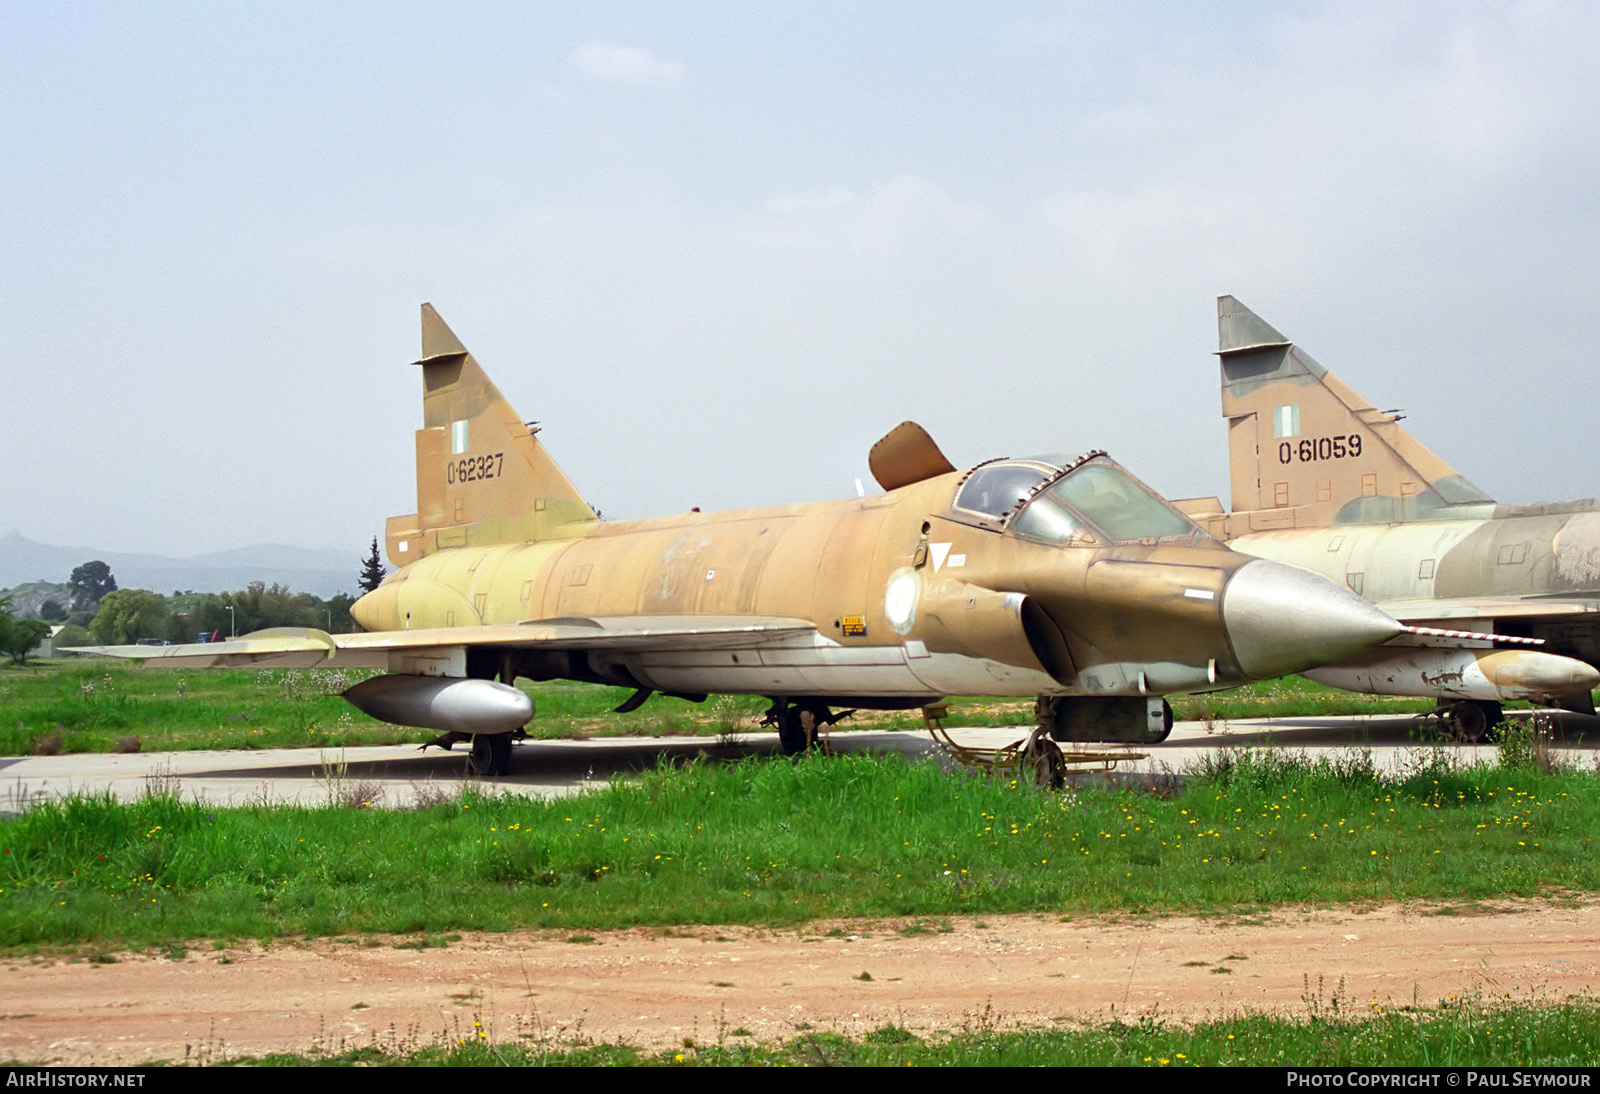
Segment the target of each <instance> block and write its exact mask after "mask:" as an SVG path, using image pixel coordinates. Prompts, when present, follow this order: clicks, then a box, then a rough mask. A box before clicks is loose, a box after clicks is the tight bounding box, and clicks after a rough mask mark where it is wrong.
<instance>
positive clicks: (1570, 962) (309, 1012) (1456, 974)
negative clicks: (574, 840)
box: [0, 902, 1600, 1064]
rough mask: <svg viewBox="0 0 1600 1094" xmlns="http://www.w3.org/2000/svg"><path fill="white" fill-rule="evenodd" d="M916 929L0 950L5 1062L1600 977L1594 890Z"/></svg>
mask: <svg viewBox="0 0 1600 1094" xmlns="http://www.w3.org/2000/svg"><path fill="white" fill-rule="evenodd" d="M906 926H907V925H906V924H904V923H875V924H870V925H867V924H860V923H852V924H844V925H840V926H839V927H837V928H831V933H830V927H829V926H828V925H822V926H813V927H810V928H807V929H806V930H805V931H801V932H796V931H757V930H749V929H745V928H729V927H724V928H710V927H699V928H693V929H691V930H687V931H682V932H665V931H648V930H635V931H614V932H599V933H596V934H594V935H593V936H592V939H593V940H592V941H582V939H583V938H585V937H590V936H577V937H578V940H577V941H569V937H570V936H569V934H568V933H567V932H561V933H559V934H555V933H545V934H539V935H535V934H514V935H468V936H465V937H463V938H462V939H461V940H460V941H457V942H453V943H451V944H450V945H449V946H448V947H444V948H431V949H407V948H400V947H398V946H397V945H396V942H403V941H404V940H394V939H386V940H384V941H383V942H382V943H376V942H375V941H374V940H370V939H369V940H355V941H317V942H312V943H296V944H276V945H273V946H271V947H270V948H268V949H265V950H263V949H261V948H259V947H254V946H252V947H249V948H238V949H230V950H226V951H219V950H215V949H213V948H210V947H205V948H203V949H202V948H196V949H192V950H191V951H190V952H189V953H188V955H187V956H185V957H184V958H183V959H182V960H178V961H172V960H168V959H166V958H163V957H157V956H150V955H133V956H122V957H119V958H118V960H117V961H116V962H115V963H114V964H92V963H89V962H86V961H82V960H76V961H62V960H45V959H31V960H30V959H13V960H8V961H5V962H3V963H0V978H3V979H0V983H3V985H4V988H3V994H4V1001H3V1003H0V1008H3V1010H4V1012H5V1013H4V1014H0V1019H3V1021H0V1057H4V1058H9V1059H15V1060H24V1061H36V1062H43V1061H56V1062H64V1063H102V1064H104V1063H131V1062H137V1061H143V1060H151V1059H168V1060H181V1059H183V1058H184V1057H185V1055H186V1054H187V1055H189V1056H191V1057H199V1058H202V1059H211V1060H215V1059H219V1058H221V1057H222V1056H224V1055H235V1054H252V1055H254V1054H260V1053H265V1052H269V1051H273V1050H287V1049H310V1048H322V1049H338V1048H340V1047H353V1046H359V1045H367V1044H371V1043H373V1042H374V1041H376V1042H378V1043H380V1044H393V1045H397V1046H398V1047H402V1048H403V1047H405V1046H407V1045H418V1044H426V1043H432V1042H434V1041H436V1040H438V1039H440V1038H445V1037H458V1036H468V1035H471V1033H472V1031H473V1022H474V1021H481V1022H482V1024H483V1028H484V1029H485V1030H486V1031H487V1032H488V1034H489V1035H490V1036H491V1037H492V1038H493V1039H494V1040H497V1041H505V1040H510V1039H513V1038H519V1037H530V1036H533V1037H538V1036H544V1037H553V1038H565V1037H572V1036H578V1035H581V1036H583V1037H586V1038H590V1039H593V1040H626V1041H629V1042H632V1043H635V1044H640V1045H669V1044H679V1043H681V1042H682V1040H683V1038H685V1037H694V1038H696V1039H697V1040H700V1041H714V1040H715V1039H717V1038H718V1037H723V1038H725V1039H732V1038H734V1037H735V1036H736V1035H735V1034H734V1032H733V1031H735V1030H741V1031H743V1030H747V1031H749V1032H750V1033H751V1034H753V1035H754V1036H756V1037H759V1038H782V1037H789V1036H793V1035H794V1034H795V1033H796V1032H797V1031H799V1030H801V1029H805V1028H808V1027H810V1028H816V1029H826V1030H834V1031H838V1032H842V1033H850V1034H861V1033H865V1032H867V1031H870V1030H872V1029H875V1028H877V1027H878V1026H880V1025H883V1024H884V1023H888V1022H894V1023H897V1024H900V1025H904V1026H908V1027H910V1028H912V1029H915V1030H918V1031H930V1030H941V1029H946V1030H954V1029H959V1028H961V1027H962V1026H964V1025H974V1024H977V1023H979V1022H984V1021H990V1022H994V1023H997V1024H1000V1025H1005V1026H1010V1025H1017V1024H1027V1023H1042V1022H1052V1021H1059V1020H1063V1019H1097V1018H1108V1017H1110V1016H1112V1014H1113V1013H1114V1014H1116V1015H1127V1016H1138V1015H1142V1014H1148V1013H1151V1012H1157V1013H1159V1014H1160V1015H1162V1016H1163V1017H1167V1018H1175V1019H1197V1018H1202V1017H1205V1016H1207V1015H1217V1014H1220V1013H1226V1012H1233V1011H1237V1010H1243V1009H1248V1010H1267V1011H1278V1012H1286V1013H1299V1014H1304V1013H1305V1012H1306V1009H1307V985H1308V983H1309V985H1310V991H1311V994H1312V995H1313V996H1315V995H1316V994H1317V992H1318V985H1319V983H1320V985H1321V999H1322V1003H1323V1005H1328V1004H1331V1002H1332V1001H1333V998H1334V996H1335V995H1340V1001H1341V1006H1342V1007H1345V1008H1350V1009H1354V1010H1357V1011H1359V1010H1363V1009H1365V1008H1366V1006H1367V1004H1368V1003H1369V1001H1376V1002H1381V1003H1390V1004H1409V1003H1410V1002H1411V1001H1412V1000H1413V998H1415V999H1417V1000H1419V1001H1421V1002H1423V1003H1434V1002H1437V1001H1439V1000H1440V999H1443V998H1444V997H1446V996H1448V995H1461V994H1464V993H1471V994H1474V995H1477V996H1480V997H1485V998H1497V997H1501V996H1503V995H1504V994H1506V993H1509V994H1510V996H1511V997H1512V998H1513V999H1528V998H1538V999H1545V1000H1554V999H1559V998H1562V997H1564V996H1566V995H1569V994H1572V993H1577V992H1586V991H1588V992H1592V991H1594V990H1595V989H1596V987H1597V986H1600V946H1597V945H1596V943H1595V939H1596V938H1597V936H1600V903H1595V902H1589V903H1585V904H1582V905H1578V906H1566V905H1555V904H1548V903H1539V904H1519V905H1498V906H1495V907H1493V908H1476V909H1461V910H1460V911H1459V912H1458V914H1447V915H1440V914H1429V913H1428V912H1427V911H1425V910H1421V909H1401V908H1397V907H1393V906H1386V907H1381V908H1375V909H1372V910H1370V911H1350V910H1342V911H1337V912H1282V913H1278V914H1276V915H1274V916H1272V917H1271V918H1270V919H1266V920H1261V921H1254V922H1237V921H1235V922H1228V921H1224V920H1214V919H1166V920H1159V921H1141V922H1126V921H1124V922H1103V921H1083V920H1080V921H1072V922H1066V923H1063V922H1059V921H1057V920H1055V919H1053V918H1046V917H1034V916H993V917H988V918H987V919H984V920H976V921H971V920H957V921H955V922H953V923H951V924H949V927H950V929H948V930H938V929H932V930H929V931H928V932H927V933H910V934H907V933H904V929H905V927H906ZM931 926H933V925H932V924H930V927H931ZM224 961H226V963H224ZM863 974H865V975H863ZM867 977H870V979H868V978H867ZM1341 982H1342V984H1343V987H1342V989H1341V988H1340V985H1341ZM741 1035H742V1034H741Z"/></svg>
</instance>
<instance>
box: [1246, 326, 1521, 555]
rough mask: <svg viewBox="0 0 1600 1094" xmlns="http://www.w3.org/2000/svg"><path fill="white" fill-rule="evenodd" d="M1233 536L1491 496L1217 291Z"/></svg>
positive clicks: (1391, 414) (1409, 515)
mask: <svg viewBox="0 0 1600 1094" xmlns="http://www.w3.org/2000/svg"><path fill="white" fill-rule="evenodd" d="M1217 331H1218V335H1219V346H1218V356H1219V357H1220V358H1221V359H1222V414H1223V417H1225V418H1227V419H1228V458H1229V465H1230V468H1231V472H1232V474H1231V478H1232V488H1233V512H1232V513H1231V514H1229V515H1228V518H1227V534H1228V535H1229V536H1236V535H1245V534H1248V533H1250V532H1259V531H1267V530H1271V529H1279V528H1320V527H1323V526H1326V525H1328V524H1331V523H1334V522H1335V521H1338V522H1347V521H1356V522H1369V521H1375V522H1393V521H1403V520H1415V519H1418V518H1421V517H1427V516H1436V515H1439V511H1440V510H1441V509H1446V508H1449V507H1451V506H1470V505H1485V504H1493V499H1491V498H1490V497H1489V496H1488V495H1487V494H1485V493H1484V492H1483V491H1482V490H1479V489H1478V488H1477V487H1476V486H1474V485H1472V483H1470V482H1468V481H1467V480H1466V479H1464V478H1462V477H1461V475H1460V474H1459V473H1457V471H1456V469H1455V468H1453V467H1451V466H1450V465H1449V464H1447V463H1445V462H1444V461H1443V460H1441V459H1440V458H1439V457H1438V456H1435V455H1434V454H1433V453H1432V452H1430V451H1429V450H1428V449H1427V448H1426V447H1424V446H1423V445H1422V443H1421V442H1419V441H1418V440H1417V439H1416V438H1415V437H1413V436H1411V434H1410V433H1407V432H1406V431H1405V430H1404V429H1402V428H1400V426H1399V425H1398V424H1397V423H1398V422H1399V421H1400V415H1399V414H1398V413H1397V412H1396V411H1393V410H1379V409H1377V408H1376V407H1374V406H1373V405H1372V404H1371V403H1369V402H1367V400H1365V399H1363V398H1362V397H1361V396H1359V395H1357V394H1356V393H1355V392H1354V391H1352V390H1351V389H1350V388H1349V387H1347V386H1345V384H1344V383H1343V382H1342V381H1340V379H1339V378H1338V377H1337V376H1335V375H1333V373H1331V372H1329V371H1328V370H1327V369H1325V368H1323V367H1322V366H1321V365H1319V364H1317V362H1315V361H1313V360H1312V359H1311V357H1310V356H1309V355H1308V354H1307V353H1305V351H1303V350H1301V349H1300V348H1299V347H1298V346H1296V345H1294V344H1293V343H1291V342H1290V341H1289V340H1288V339H1287V338H1285V337H1284V336H1283V335H1281V334H1279V333H1278V332H1277V331H1276V330H1274V329H1273V328H1272V327H1271V326H1269V325H1268V324H1267V323H1266V322H1264V321H1263V320H1262V319H1261V317H1260V316H1258V315H1256V314H1255V313H1254V312H1252V311H1251V310H1250V309H1249V308H1247V307H1245V306H1244V305H1243V304H1241V303H1239V301H1238V300H1235V299H1234V298H1233V297H1231V296H1222V297H1218V298H1217Z"/></svg>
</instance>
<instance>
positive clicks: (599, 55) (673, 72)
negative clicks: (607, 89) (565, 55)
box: [572, 42, 685, 84]
mask: <svg viewBox="0 0 1600 1094" xmlns="http://www.w3.org/2000/svg"><path fill="white" fill-rule="evenodd" d="M572 64H573V66H574V67H576V68H577V70H578V71H579V72H581V73H583V74H584V75H585V76H587V77H589V79H591V80H599V81H601V82H602V83H608V84H665V83H671V82H673V81H674V80H680V79H682V78H683V74H684V71H685V70H684V66H683V62H682V61H676V60H673V59H672V58H670V57H657V56H656V55H655V54H653V53H651V52H650V51H649V50H648V49H637V48H633V47H629V46H613V45H608V44H607V43H605V42H589V43H587V44H585V45H581V46H579V47H578V48H577V49H575V50H573V51H572Z"/></svg>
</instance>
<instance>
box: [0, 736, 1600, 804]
mask: <svg viewBox="0 0 1600 1094" xmlns="http://www.w3.org/2000/svg"><path fill="white" fill-rule="evenodd" d="M952 732H953V733H954V735H955V736H956V738H957V740H958V741H960V743H961V744H963V745H965V746H968V747H974V748H999V747H1002V746H1004V745H1007V744H1009V743H1011V742H1013V741H1016V740H1018V739H1019V738H1020V737H1022V736H1023V730H1022V729H1021V727H1014V726H1013V727H1003V728H998V729H996V728H973V729H956V730H953V731H952ZM1557 745H1558V750H1559V751H1560V752H1561V753H1562V754H1563V755H1565V756H1567V757H1569V758H1570V761H1571V762H1572V763H1574V764H1576V765H1579V766H1581V767H1583V768H1586V769H1588V770H1594V769H1595V767H1596V763H1597V761H1600V719H1593V718H1582V717H1578V716H1576V715H1573V716H1564V717H1563V718H1562V722H1561V725H1560V726H1559V728H1558V739H1557ZM833 747H834V748H835V750H836V751H839V752H896V753H900V754H902V755H905V756H908V757H913V758H928V757H931V756H933V755H934V754H935V752H936V750H935V747H934V745H933V743H932V742H931V741H930V739H929V737H928V735H927V734H926V733H924V732H910V731H888V730H862V731H859V732H851V731H843V732H836V733H835V734H834V736H833ZM1072 747H1074V748H1083V749H1092V750H1094V751H1096V752H1099V753H1105V754H1108V755H1127V754H1130V753H1148V756H1147V757H1146V758H1144V759H1127V760H1124V761H1123V762H1121V763H1120V764H1119V765H1118V767H1117V771H1118V772H1119V773H1129V774H1132V773H1140V772H1142V773H1156V774H1161V775H1165V774H1167V773H1171V774H1173V775H1178V776H1181V775H1183V774H1184V773H1185V772H1187V771H1190V770H1192V769H1193V767H1194V765H1196V764H1197V763H1199V762H1200V761H1201V760H1202V758H1204V757H1206V756H1208V755H1216V754H1217V753H1219V752H1220V751H1222V750H1225V749H1229V748H1265V747H1271V748H1281V749H1292V750H1294V751H1296V752H1299V753H1302V754H1304V755H1307V756H1312V757H1315V756H1319V755H1336V754H1338V753H1340V752H1342V751H1344V750H1347V749H1351V748H1370V749H1371V750H1372V753H1373V760H1374V762H1375V763H1376V764H1377V765H1379V766H1380V767H1384V768H1388V769H1391V770H1394V769H1398V768H1399V767H1401V766H1402V765H1404V764H1406V763H1408V762H1415V761H1417V760H1419V759H1421V758H1424V757H1425V754H1426V753H1427V752H1428V751H1429V750H1430V749H1432V748H1440V747H1442V748H1445V749H1448V750H1449V752H1450V753H1451V754H1452V755H1455V756H1458V757H1459V758H1461V759H1462V760H1465V761H1468V762H1485V763H1487V762H1493V760H1494V758H1495V755H1496V752H1495V748H1494V746H1493V745H1484V746H1475V747H1468V746H1460V745H1453V744H1445V745H1440V744H1438V743H1436V742H1429V741H1419V740H1418V739H1417V730H1416V727H1415V726H1414V724H1413V722H1412V720H1411V719H1410V718H1394V717H1382V718H1371V717H1368V718H1322V717H1307V718H1271V719H1268V718H1260V719H1250V720H1247V721H1238V722H1228V723H1217V724H1216V725H1215V726H1214V727H1213V729H1212V731H1211V732H1208V731H1207V729H1206V727H1205V726H1204V725H1202V724H1201V723H1199V722H1180V723H1179V724H1178V725H1177V726H1175V727H1174V728H1173V732H1172V736H1171V737H1169V738H1168V739H1167V740H1166V741H1164V742H1162V743H1161V744H1159V745H1145V746H1140V747H1137V748H1133V747H1123V746H1117V745H1082V746H1072ZM777 753H778V741H777V735H776V734H775V733H746V734H742V735H740V737H739V739H738V743H736V744H733V745H729V746H721V745H719V744H718V741H717V739H716V738H714V737H610V738H601V739H595V740H588V741H528V742H524V743H522V744H520V745H518V746H517V747H516V748H515V750H514V751H513V754H512V765H513V767H512V771H513V774H511V775H510V776H508V777H505V778H501V779H492V780H485V781H483V782H481V783H480V784H479V786H480V789H483V790H485V791H488V792H492V793H514V794H527V795H532V796H536V797H560V796H563V795H567V794H574V793H580V792H582V791H583V790H585V789H586V788H589V787H593V786H595V785H597V784H604V783H605V781H606V780H607V779H609V778H611V777H612V776H614V775H620V776H622V777H627V776H628V775H630V774H634V773H637V772H640V771H646V770H649V769H651V768H653V767H655V766H656V765H657V763H659V762H661V761H663V760H666V761H669V762H681V763H687V762H688V761H690V760H692V759H695V758H697V757H703V758H705V759H708V760H712V761H731V760H735V759H739V758H741V757H744V756H775V755H777ZM465 769H466V755H465V753H464V751H462V750H461V749H460V748H459V747H458V749H457V751H454V752H441V751H439V750H438V749H429V750H428V751H426V752H421V751H418V749H417V747H416V746H415V745H386V746H381V747H374V748H346V749H316V748H289V749H272V750H266V749H263V750H260V751H231V752H143V753H136V754H133V755H120V754H108V753H91V754H77V755H67V756H28V757H19V758H13V759H0V811H4V812H7V813H15V812H17V811H18V810H20V809H22V808H25V807H26V805H27V804H28V803H30V802H34V801H39V800H42V799H48V798H57V797H61V796H63V795H69V794H83V793H91V794H93V793H105V792H110V793H112V794H114V795H116V796H117V797H118V798H120V799H123V800H132V799H135V798H138V797H139V796H140V795H142V794H145V793H147V792H148V791H149V790H151V789H152V788H162V787H175V788H176V789H178V790H179V791H180V792H181V793H182V794H183V795H184V796H185V797H190V796H198V797H199V798H201V799H203V800H204V801H207V802H210V803H212V804H215V805H243V804H247V803H254V802H262V801H272V802H295V803H299V804H302V805H322V804H325V803H327V802H328V801H330V800H334V801H346V800H348V799H349V798H351V797H352V796H357V800H361V799H362V798H370V799H371V800H373V801H374V803H375V804H377V805H381V806H387V807H391V808H405V807H409V806H411V805H413V804H415V803H416V802H417V801H418V800H423V801H426V800H428V799H430V798H432V797H436V796H439V795H449V796H454V794H455V793H456V792H457V791H458V790H459V789H460V787H461V786H462V784H463V783H464V782H465V781H466V776H465ZM1093 777H1098V776H1093Z"/></svg>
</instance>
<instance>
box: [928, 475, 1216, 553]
mask: <svg viewBox="0 0 1600 1094" xmlns="http://www.w3.org/2000/svg"><path fill="white" fill-rule="evenodd" d="M955 515H956V516H958V517H960V516H966V517H969V518H974V519H975V522H976V523H978V524H980V525H982V526H983V527H987V528H996V529H1004V530H1005V531H1008V532H1013V533H1015V534H1016V535H1019V536H1023V537H1025V538H1027V539H1033V540H1039V541H1042V542H1045V543H1054V544H1060V545H1063V546H1066V545H1074V546H1078V545H1094V544H1110V543H1154V542H1157V541H1159V540H1170V539H1203V538H1205V537H1206V533H1205V532H1204V531H1203V530H1202V529H1201V528H1200V527H1199V526H1198V525H1197V524H1195V523H1194V522H1193V521H1191V520H1190V519H1189V518H1188V517H1186V516H1184V515H1183V514H1182V513H1180V512H1178V510H1176V509H1174V508H1173V507H1172V506H1170V505H1169V504H1167V502H1165V501H1164V500H1162V499H1161V498H1160V497H1158V496H1157V495H1156V494H1154V493H1153V492H1151V490H1150V488H1149V487H1147V486H1145V485H1144V484H1143V483H1141V482H1140V481H1139V480H1138V479H1136V478H1134V477H1133V476H1132V475H1130V474H1128V473H1127V472H1126V471H1124V470H1123V469H1122V468H1121V467H1119V466H1118V465H1117V464H1116V463H1115V462H1114V461H1113V460H1111V459H1109V458H1108V457H1107V456H1106V454H1105V453H1104V452H1088V453H1085V454H1083V455H1081V456H1056V455H1051V456H1034V457H1030V458H1028V459H1023V460H997V461H995V462H993V463H986V464H982V465H980V466H978V467H976V468H974V469H973V470H972V472H971V473H969V474H968V475H967V477H966V478H965V479H964V480H962V483H961V486H960V488H959V489H958V490H957V491H956V498H955Z"/></svg>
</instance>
